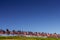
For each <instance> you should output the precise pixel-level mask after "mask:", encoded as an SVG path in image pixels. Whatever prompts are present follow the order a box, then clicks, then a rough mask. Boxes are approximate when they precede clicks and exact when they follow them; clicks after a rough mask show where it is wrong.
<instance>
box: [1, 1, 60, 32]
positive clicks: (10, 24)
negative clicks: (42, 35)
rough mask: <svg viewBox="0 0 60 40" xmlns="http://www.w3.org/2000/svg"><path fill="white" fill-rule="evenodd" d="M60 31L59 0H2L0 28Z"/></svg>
mask: <svg viewBox="0 0 60 40" xmlns="http://www.w3.org/2000/svg"><path fill="white" fill-rule="evenodd" d="M7 28H8V29H9V30H13V29H15V30H24V31H33V32H36V31H37V32H47V33H48V32H49V33H54V32H56V33H60V30H59V29H60V1H59V0H0V29H4V30H6V29H7Z"/></svg>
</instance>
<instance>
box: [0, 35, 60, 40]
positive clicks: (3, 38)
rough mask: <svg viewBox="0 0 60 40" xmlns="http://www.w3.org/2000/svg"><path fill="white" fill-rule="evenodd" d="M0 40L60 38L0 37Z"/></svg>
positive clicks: (52, 39)
mask: <svg viewBox="0 0 60 40" xmlns="http://www.w3.org/2000/svg"><path fill="white" fill-rule="evenodd" d="M0 40H60V38H58V39H57V38H38V37H18V36H14V37H12V36H9V37H3V36H1V37H0Z"/></svg>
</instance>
